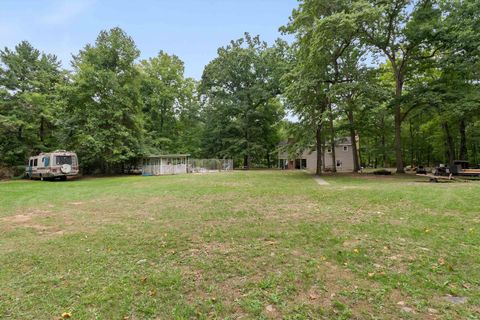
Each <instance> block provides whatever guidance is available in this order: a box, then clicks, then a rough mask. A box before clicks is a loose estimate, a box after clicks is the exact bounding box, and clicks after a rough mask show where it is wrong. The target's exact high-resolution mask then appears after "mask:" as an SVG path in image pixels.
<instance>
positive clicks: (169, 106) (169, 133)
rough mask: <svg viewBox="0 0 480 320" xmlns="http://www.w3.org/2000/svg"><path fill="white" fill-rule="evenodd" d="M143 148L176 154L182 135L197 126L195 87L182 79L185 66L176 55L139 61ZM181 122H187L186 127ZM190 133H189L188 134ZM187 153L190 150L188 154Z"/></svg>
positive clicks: (165, 55)
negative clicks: (195, 117)
mask: <svg viewBox="0 0 480 320" xmlns="http://www.w3.org/2000/svg"><path fill="white" fill-rule="evenodd" d="M140 70H141V73H142V90H141V93H142V99H143V101H144V107H143V113H144V117H145V131H146V141H145V143H146V146H147V148H148V151H149V152H150V153H152V152H178V151H179V149H181V145H184V144H183V142H182V139H184V138H185V137H183V136H182V135H183V133H184V132H185V131H188V130H189V127H191V126H194V127H196V124H195V123H193V122H191V121H189V119H191V117H192V116H193V117H194V116H195V113H196V115H198V112H199V109H198V103H196V101H194V100H195V98H196V96H195V94H196V85H195V82H194V81H192V80H191V79H185V78H184V64H183V61H181V60H180V59H179V58H178V57H177V56H175V55H168V54H167V53H165V52H163V51H160V53H159V54H158V55H157V56H156V57H154V58H150V59H148V60H142V61H141V62H140ZM184 121H187V122H189V123H188V126H185V124H184V123H183V122H184ZM190 133H191V132H190ZM188 152H190V151H188Z"/></svg>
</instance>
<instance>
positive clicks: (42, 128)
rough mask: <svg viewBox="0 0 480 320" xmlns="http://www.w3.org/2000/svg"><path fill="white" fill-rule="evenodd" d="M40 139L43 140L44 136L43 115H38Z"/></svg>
mask: <svg viewBox="0 0 480 320" xmlns="http://www.w3.org/2000/svg"><path fill="white" fill-rule="evenodd" d="M39 135H40V141H41V142H43V139H44V136H45V118H44V117H43V116H40V132H39Z"/></svg>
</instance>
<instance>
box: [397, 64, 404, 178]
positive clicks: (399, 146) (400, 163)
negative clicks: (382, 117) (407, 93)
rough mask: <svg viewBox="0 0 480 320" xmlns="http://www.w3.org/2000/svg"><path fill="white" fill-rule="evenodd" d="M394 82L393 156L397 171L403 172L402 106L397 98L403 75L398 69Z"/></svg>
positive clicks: (400, 94)
mask: <svg viewBox="0 0 480 320" xmlns="http://www.w3.org/2000/svg"><path fill="white" fill-rule="evenodd" d="M395 82H396V86H395V98H396V101H395V157H396V162H397V173H405V170H404V168H403V155H402V106H401V105H400V100H399V99H400V97H401V96H402V91H403V76H402V75H401V74H400V72H399V71H397V72H395Z"/></svg>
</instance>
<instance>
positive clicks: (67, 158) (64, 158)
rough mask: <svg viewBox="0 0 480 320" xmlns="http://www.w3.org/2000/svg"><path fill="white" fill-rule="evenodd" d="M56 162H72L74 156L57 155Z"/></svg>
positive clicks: (58, 163)
mask: <svg viewBox="0 0 480 320" xmlns="http://www.w3.org/2000/svg"><path fill="white" fill-rule="evenodd" d="M55 158H56V162H55V163H56V164H57V165H62V164H69V165H71V164H72V156H56V157H55Z"/></svg>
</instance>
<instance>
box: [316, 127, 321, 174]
mask: <svg viewBox="0 0 480 320" xmlns="http://www.w3.org/2000/svg"><path fill="white" fill-rule="evenodd" d="M316 142H317V168H316V171H315V174H316V175H317V176H319V175H321V174H322V154H323V152H322V125H321V124H319V125H318V126H317V130H316Z"/></svg>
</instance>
